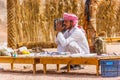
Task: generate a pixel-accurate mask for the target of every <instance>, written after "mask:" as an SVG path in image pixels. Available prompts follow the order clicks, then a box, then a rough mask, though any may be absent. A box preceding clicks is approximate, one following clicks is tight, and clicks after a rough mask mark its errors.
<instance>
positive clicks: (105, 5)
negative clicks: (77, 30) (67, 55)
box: [7, 0, 120, 48]
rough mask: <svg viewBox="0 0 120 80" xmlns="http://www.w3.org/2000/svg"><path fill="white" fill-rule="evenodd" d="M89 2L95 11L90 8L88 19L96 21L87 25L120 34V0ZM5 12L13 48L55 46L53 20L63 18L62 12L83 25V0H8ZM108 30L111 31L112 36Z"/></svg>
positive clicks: (9, 38)
mask: <svg viewBox="0 0 120 80" xmlns="http://www.w3.org/2000/svg"><path fill="white" fill-rule="evenodd" d="M91 1H92V4H93V8H95V7H94V6H96V7H97V8H96V9H97V10H94V9H93V10H92V9H91V18H92V19H95V21H93V22H91V25H89V26H92V27H96V30H97V32H98V33H99V32H101V31H105V32H106V35H107V36H111V34H116V33H119V30H120V27H119V26H120V21H119V20H120V6H119V4H118V2H119V0H91ZM99 1H100V2H99ZM96 2H99V5H96V4H98V3H96ZM94 4H95V5H94ZM7 10H8V46H9V47H13V48H17V47H20V46H23V45H24V46H27V47H29V48H31V47H33V46H41V47H56V45H55V43H54V39H55V31H54V28H53V20H54V18H59V17H62V15H63V13H64V12H69V13H74V14H76V15H77V16H78V17H79V24H80V25H81V26H84V24H85V17H84V10H85V0H7ZM94 13H95V14H94ZM96 23H97V24H96ZM110 28H113V29H114V32H112V33H111V31H110ZM113 29H111V30H113ZM91 31H92V30H89V32H91Z"/></svg>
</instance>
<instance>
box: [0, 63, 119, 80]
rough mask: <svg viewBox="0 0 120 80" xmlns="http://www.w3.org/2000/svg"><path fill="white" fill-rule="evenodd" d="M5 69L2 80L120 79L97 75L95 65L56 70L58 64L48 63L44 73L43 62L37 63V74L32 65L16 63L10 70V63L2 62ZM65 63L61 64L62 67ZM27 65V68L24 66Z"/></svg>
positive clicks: (2, 71)
mask: <svg viewBox="0 0 120 80" xmlns="http://www.w3.org/2000/svg"><path fill="white" fill-rule="evenodd" d="M1 65H2V66H3V67H4V70H0V80H120V77H101V76H96V68H95V66H90V65H86V66H85V69H81V70H74V71H73V70H71V71H70V72H69V73H67V72H66V70H60V71H59V72H57V71H56V65H52V64H49V65H47V74H43V71H42V70H43V66H42V64H37V72H36V74H32V65H30V64H15V65H14V70H13V71H11V70H10V64H1ZM62 66H64V65H60V67H62ZM24 67H26V68H24Z"/></svg>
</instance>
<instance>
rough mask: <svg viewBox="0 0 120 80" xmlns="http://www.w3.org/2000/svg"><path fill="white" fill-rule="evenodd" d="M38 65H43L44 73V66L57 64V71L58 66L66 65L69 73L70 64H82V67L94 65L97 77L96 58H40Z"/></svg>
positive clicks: (97, 60)
mask: <svg viewBox="0 0 120 80" xmlns="http://www.w3.org/2000/svg"><path fill="white" fill-rule="evenodd" d="M40 63H41V64H43V71H44V73H46V64H57V70H59V64H67V65H68V69H67V71H68V72H69V71H70V64H83V65H95V66H96V75H97V76H98V75H99V59H98V58H97V57H41V58H40Z"/></svg>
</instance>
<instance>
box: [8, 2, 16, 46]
mask: <svg viewBox="0 0 120 80" xmlns="http://www.w3.org/2000/svg"><path fill="white" fill-rule="evenodd" d="M14 14H15V4H14V0H7V27H8V28H7V34H8V36H7V37H8V38H7V39H8V40H7V41H8V47H12V48H16V36H15V34H16V33H15V15H14Z"/></svg>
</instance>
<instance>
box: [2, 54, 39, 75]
mask: <svg viewBox="0 0 120 80" xmlns="http://www.w3.org/2000/svg"><path fill="white" fill-rule="evenodd" d="M39 61H40V60H39V58H36V57H9V56H0V63H11V70H13V64H14V63H19V64H32V65H33V74H35V73H36V64H38V63H40V62H39Z"/></svg>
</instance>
